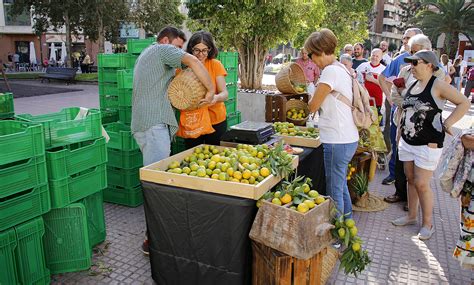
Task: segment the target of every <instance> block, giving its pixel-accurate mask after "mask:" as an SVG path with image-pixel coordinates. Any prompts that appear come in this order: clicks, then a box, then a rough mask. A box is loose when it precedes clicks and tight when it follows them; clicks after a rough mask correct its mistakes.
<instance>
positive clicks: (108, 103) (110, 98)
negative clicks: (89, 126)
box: [99, 95, 119, 110]
mask: <svg viewBox="0 0 474 285" xmlns="http://www.w3.org/2000/svg"><path fill="white" fill-rule="evenodd" d="M99 106H100V109H101V110H102V109H104V110H105V109H116V108H118V106H119V97H118V96H116V95H99Z"/></svg>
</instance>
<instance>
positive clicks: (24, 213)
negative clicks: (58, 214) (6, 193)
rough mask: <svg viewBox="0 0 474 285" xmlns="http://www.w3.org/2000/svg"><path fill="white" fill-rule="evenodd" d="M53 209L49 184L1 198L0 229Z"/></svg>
mask: <svg viewBox="0 0 474 285" xmlns="http://www.w3.org/2000/svg"><path fill="white" fill-rule="evenodd" d="M50 209H51V201H50V198H49V189H48V184H44V185H40V186H37V187H35V188H33V189H28V190H25V191H22V192H19V193H17V194H16V195H15V196H13V197H11V199H4V198H2V199H0V217H1V219H0V231H3V230H5V229H8V228H10V227H13V226H14V225H17V224H19V223H22V222H24V221H27V220H29V219H32V218H34V217H37V216H40V215H42V214H44V213H46V212H48V211H49V210H50Z"/></svg>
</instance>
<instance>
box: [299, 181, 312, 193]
mask: <svg viewBox="0 0 474 285" xmlns="http://www.w3.org/2000/svg"><path fill="white" fill-rule="evenodd" d="M301 187H303V192H304V193H308V192H309V191H310V190H311V188H309V185H308V184H306V183H305V184H303V185H301Z"/></svg>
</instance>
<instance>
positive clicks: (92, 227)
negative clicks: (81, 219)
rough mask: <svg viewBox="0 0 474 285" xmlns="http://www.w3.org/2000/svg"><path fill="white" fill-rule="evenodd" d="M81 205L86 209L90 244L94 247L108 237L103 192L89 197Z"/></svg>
mask: <svg viewBox="0 0 474 285" xmlns="http://www.w3.org/2000/svg"><path fill="white" fill-rule="evenodd" d="M81 203H82V204H83V205H84V207H86V213H87V230H88V232H89V244H90V246H91V247H94V246H96V245H97V244H99V243H101V242H103V241H104V240H105V236H106V229H105V217H104V198H103V196H102V191H99V192H97V193H95V194H92V195H90V196H87V197H86V198H84V199H82V200H81Z"/></svg>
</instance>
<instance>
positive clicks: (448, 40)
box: [415, 0, 474, 58]
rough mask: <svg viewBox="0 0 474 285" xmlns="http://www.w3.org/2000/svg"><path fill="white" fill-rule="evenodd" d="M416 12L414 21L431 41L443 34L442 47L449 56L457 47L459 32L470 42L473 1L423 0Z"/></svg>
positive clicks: (452, 54) (473, 9) (472, 27)
mask: <svg viewBox="0 0 474 285" xmlns="http://www.w3.org/2000/svg"><path fill="white" fill-rule="evenodd" d="M422 7H423V8H424V9H423V10H421V11H420V12H418V13H417V14H416V17H415V23H417V24H418V26H419V27H420V28H421V29H422V30H423V31H424V33H425V34H426V35H428V36H429V37H430V38H431V39H432V41H433V42H436V41H437V39H438V37H439V36H440V35H442V34H445V35H446V37H445V40H444V47H445V51H446V52H447V54H448V55H449V57H450V58H454V57H455V55H456V51H457V49H458V42H459V34H463V35H465V36H466V37H467V38H468V40H469V42H471V45H472V44H473V42H472V37H473V35H474V3H473V2H469V3H466V1H465V0H425V1H422Z"/></svg>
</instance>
